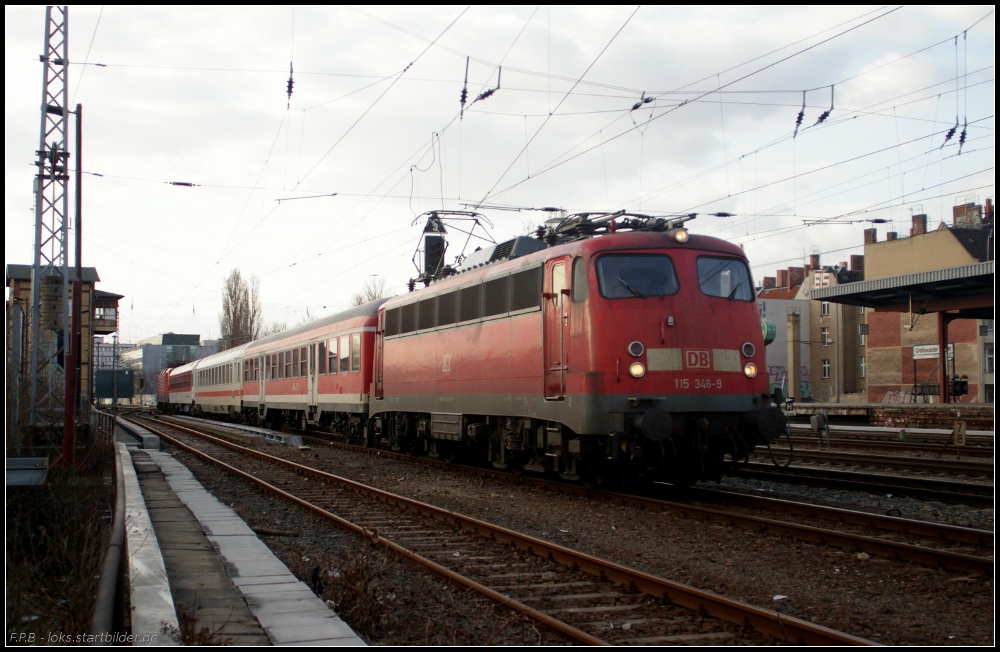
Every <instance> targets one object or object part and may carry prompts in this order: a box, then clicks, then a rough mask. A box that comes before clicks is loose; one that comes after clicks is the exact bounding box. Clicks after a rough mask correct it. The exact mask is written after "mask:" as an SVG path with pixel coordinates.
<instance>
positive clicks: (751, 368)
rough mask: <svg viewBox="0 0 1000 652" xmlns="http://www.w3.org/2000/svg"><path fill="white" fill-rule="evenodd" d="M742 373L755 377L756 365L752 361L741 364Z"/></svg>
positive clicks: (748, 376)
mask: <svg viewBox="0 0 1000 652" xmlns="http://www.w3.org/2000/svg"><path fill="white" fill-rule="evenodd" d="M743 375H744V376H746V377H747V378H755V377H756V376H757V365H755V364H754V363H752V362H748V363H746V364H745V365H743Z"/></svg>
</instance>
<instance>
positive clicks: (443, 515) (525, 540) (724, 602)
mask: <svg viewBox="0 0 1000 652" xmlns="http://www.w3.org/2000/svg"><path fill="white" fill-rule="evenodd" d="M171 426H172V427H174V428H178V429H181V430H185V431H188V432H191V433H192V434H196V435H198V436H201V437H205V435H202V434H200V433H197V432H196V431H194V430H192V429H190V428H186V427H183V426H177V425H174V424H171ZM145 427H147V428H149V427H148V426H145ZM154 432H155V431H154ZM157 434H160V433H157ZM161 436H163V437H165V438H166V439H167V440H168V441H171V442H174V441H176V440H175V439H174V438H172V437H170V436H169V435H161ZM210 438H211V439H213V440H215V441H216V443H218V444H220V445H223V446H226V447H228V448H231V449H233V450H239V451H240V452H243V453H247V454H250V455H253V456H255V457H257V458H259V459H265V460H268V461H271V462H273V463H276V464H280V465H282V466H286V467H288V468H293V469H295V470H297V471H299V472H300V473H303V474H307V475H312V476H314V477H317V478H322V479H324V480H330V481H334V482H338V483H341V484H343V485H346V486H348V487H351V488H353V489H355V490H356V491H358V492H361V493H365V494H367V495H369V496H372V497H375V498H377V499H379V500H381V501H383V502H385V503H387V504H391V505H396V506H398V507H400V508H403V509H405V510H414V511H416V512H417V513H420V514H423V515H425V516H430V517H433V518H437V519H440V520H444V521H447V522H451V523H453V524H456V525H458V526H460V527H461V528H462V529H464V530H467V531H470V532H477V533H479V534H481V535H484V536H487V537H491V538H493V539H495V540H496V541H499V542H502V543H510V544H514V545H516V546H517V547H518V548H520V549H522V550H526V551H529V552H532V553H533V554H535V555H538V556H541V557H546V558H549V559H553V560H555V561H558V562H560V563H562V564H564V565H566V566H568V567H571V568H574V567H575V568H578V569H579V570H582V571H584V572H587V573H590V574H592V575H595V576H599V577H604V578H606V579H608V580H610V581H612V582H616V583H618V584H621V585H624V586H633V587H635V588H636V589H637V590H639V591H641V592H643V593H645V594H647V595H651V596H653V597H658V598H665V599H669V600H671V601H672V602H674V603H675V604H678V605H680V606H683V607H687V608H689V609H694V610H703V611H704V612H705V613H707V614H709V615H711V616H714V617H716V618H719V619H721V620H725V621H727V622H730V623H736V624H740V625H746V624H749V625H750V626H751V627H752V628H753V629H755V630H756V631H758V632H760V633H762V634H765V635H767V636H770V637H773V638H775V639H777V640H781V641H792V642H797V643H800V644H806V645H873V643H872V642H871V641H868V640H866V639H864V638H861V637H857V636H853V635H851V634H847V633H845V632H839V631H836V630H833V629H830V628H828V627H824V626H822V625H817V624H815V623H811V622H808V621H805V620H802V619H799V618H795V617H792V616H786V615H782V614H779V613H777V612H774V611H771V610H768V609H763V608H760V607H756V606H753V605H748V604H745V603H742V602H738V601H736V600H731V599H729V598H725V597H723V596H719V595H716V594H714V593H710V592H707V591H701V590H698V589H695V588H692V587H689V586H686V585H684V584H680V583H678V582H673V581H671V580H667V579H665V578H661V577H657V576H654V575H650V574H648V573H644V572H642V571H638V570H635V569H631V568H628V567H625V566H622V565H620V564H616V563H614V562H610V561H607V560H603V559H599V558H597V557H594V556H591V555H588V554H585V553H581V552H578V551H574V550H570V549H569V548H565V547H563V546H560V545H558V544H555V543H551V542H548V541H543V540H541V539H537V538H535V537H531V536H528V535H525V534H521V533H518V532H515V531H513V530H509V529H507V528H503V527H500V526H497V525H493V524H491V523H487V522H485V521H481V520H479V519H476V518H472V517H469V516H465V515H462V514H459V513H457V512H452V511H449V510H445V509H441V508H439V507H435V506H433V505H430V504H427V503H424V502H421V501H417V500H412V499H410V498H406V497H404V496H399V495H397V494H393V493H390V492H387V491H382V490H380V489H376V488H374V487H369V486H367V485H364V484H361V483H359V482H355V481H354V480H350V479H348V478H343V477H340V476H337V475H334V474H332V473H327V472H325V471H320V470H318V469H313V468H310V467H307V466H304V465H301V464H298V463H296V462H290V461H288V460H284V459H282V458H279V457H274V456H272V455H268V454H267V453H263V452H261V451H255V450H253V449H249V448H246V447H244V446H240V445H237V444H233V443H231V442H227V441H225V440H219V439H217V438H214V437H210ZM178 443H179V442H178ZM181 447H182V448H184V449H185V450H189V451H191V452H196V450H197V449H193V448H191V447H189V446H186V445H183V444H181ZM196 454H197V455H199V456H200V457H203V458H206V459H212V458H210V456H208V455H206V454H205V453H201V452H200V451H199V452H196ZM214 463H217V464H220V465H224V466H225V468H227V469H232V471H233V472H234V473H236V474H237V475H240V476H241V477H244V478H247V479H248V480H251V481H253V482H257V483H260V484H261V485H262V486H266V487H267V488H268V489H269V490H271V491H273V492H275V493H276V494H278V495H282V496H283V497H287V498H289V499H293V500H295V502H297V503H299V504H303V506H307V505H306V504H305V503H304V501H303V502H299V499H296V498H293V497H291V496H290V495H289V494H287V493H286V492H283V491H282V490H280V489H278V488H277V487H273V486H272V485H269V484H267V483H263V482H262V481H260V480H257V479H256V478H254V477H253V476H252V475H250V474H247V473H244V472H242V471H239V470H238V469H235V468H234V467H231V466H229V465H225V464H224V463H221V462H214ZM309 509H313V510H314V511H317V513H320V512H321V513H323V514H324V515H326V514H329V512H326V511H325V510H322V509H321V508H314V507H309ZM331 516H332V517H333V520H335V521H336V522H338V523H343V524H344V525H345V527H349V528H350V529H352V530H354V531H357V532H360V533H362V534H364V535H365V536H367V537H368V538H371V539H373V541H376V542H379V543H385V544H386V545H388V543H391V542H387V541H386V540H385V539H383V538H380V537H378V536H377V534H375V533H371V532H370V531H368V530H366V529H365V528H361V527H360V526H353V525H351V524H348V523H347V522H346V521H343V519H340V518H339V517H336V516H335V515H332V514H331ZM401 554H405V553H401ZM409 554H410V555H413V558H414V559H417V560H420V563H424V561H423V559H424V558H423V557H421V556H420V555H416V554H415V553H409ZM427 563H428V567H431V566H430V565H429V564H433V562H430V561H429V560H427ZM441 570H443V571H447V569H444V568H442V569H441ZM448 572H449V573H450V571H448ZM449 578H450V576H449ZM456 581H457V580H456ZM467 581H469V582H472V580H467ZM472 584H474V585H475V586H472V585H467V586H470V588H474V589H475V590H477V591H480V589H479V588H476V587H479V586H481V585H479V584H477V583H474V582H472ZM482 589H484V590H485V591H491V590H490V589H488V587H482ZM480 592H483V591H480ZM493 593H496V592H493ZM483 594H484V595H487V594H486V593H485V592H483ZM496 595H498V596H499V595H500V594H496ZM500 597H503V596H500ZM505 599H506V600H509V601H510V602H509V603H508V602H504V604H508V606H510V607H511V608H515V609H518V610H519V611H522V613H525V614H528V613H529V610H530V611H532V612H534V611H535V610H533V609H531V607H527V606H526V605H521V604H520V603H517V602H516V601H513V600H510V599H509V598H505ZM518 605H519V606H520V607H522V608H518ZM537 613H539V614H540V615H542V616H545V618H546V619H550V620H552V621H554V622H556V623H561V621H557V620H555V619H552V618H551V617H550V616H546V615H545V614H542V613H541V612H537ZM532 617H534V616H532ZM541 622H545V623H546V624H549V622H548V621H547V620H541ZM553 627H554V628H555V626H553ZM562 627H571V626H568V625H565V624H562ZM571 629H573V630H575V628H571ZM557 631H563V630H562V629H558V628H557ZM576 631H579V630H576ZM564 633H565V632H564ZM580 634H583V635H584V636H586V637H589V638H590V639H593V641H588V642H591V643H592V644H603V641H600V639H596V638H594V637H590V635H589V634H586V633H585V632H580ZM567 636H571V635H570V634H567ZM571 637H572V638H576V636H571ZM577 640H581V639H577Z"/></svg>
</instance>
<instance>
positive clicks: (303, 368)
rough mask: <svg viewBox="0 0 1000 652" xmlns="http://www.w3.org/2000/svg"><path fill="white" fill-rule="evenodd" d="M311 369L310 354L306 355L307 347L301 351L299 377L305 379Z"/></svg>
mask: <svg viewBox="0 0 1000 652" xmlns="http://www.w3.org/2000/svg"><path fill="white" fill-rule="evenodd" d="M308 368H309V354H308V353H306V347H304V346H303V347H302V348H301V349H299V376H301V377H302V378H305V377H306V375H307V373H308V371H307V369H308Z"/></svg>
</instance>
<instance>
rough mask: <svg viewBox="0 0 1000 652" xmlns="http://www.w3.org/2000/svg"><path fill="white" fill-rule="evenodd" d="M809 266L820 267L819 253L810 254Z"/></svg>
mask: <svg viewBox="0 0 1000 652" xmlns="http://www.w3.org/2000/svg"><path fill="white" fill-rule="evenodd" d="M809 266H810V267H811V268H812V269H819V254H812V255H811V256H809Z"/></svg>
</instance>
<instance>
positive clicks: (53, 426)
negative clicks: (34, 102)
mask: <svg viewBox="0 0 1000 652" xmlns="http://www.w3.org/2000/svg"><path fill="white" fill-rule="evenodd" d="M68 41H69V11H68V8H67V7H46V8H45V53H44V54H43V55H42V56H41V57H39V58H40V59H41V61H42V65H43V73H42V74H43V77H42V82H43V86H42V126H41V133H40V136H39V140H38V152H37V155H38V162H37V165H38V174H37V175H36V176H35V257H34V261H33V264H32V268H31V339H30V342H31V344H30V347H31V362H30V365H31V366H30V367H29V370H28V378H29V383H30V387H31V390H30V391H31V394H30V403H29V411H28V423H29V425H30V426H32V427H33V429H35V430H45V431H58V430H61V429H62V425H63V415H64V408H65V387H66V370H65V362H66V360H65V358H66V354H67V352H68V351H69V343H70V332H69V326H68V319H67V318H68V316H69V253H68V251H69V250H68V246H67V245H68V233H69V224H68V221H67V220H68V194H67V187H68V181H69V175H68V171H67V164H68V159H69V152H68V151H66V144H67V142H66V135H67V128H66V127H67V117H68V115H69V111H68V110H67V105H68V99H69V97H68V87H69V84H68V81H67V74H68V72H69V61H68V59H67V54H68Z"/></svg>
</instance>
